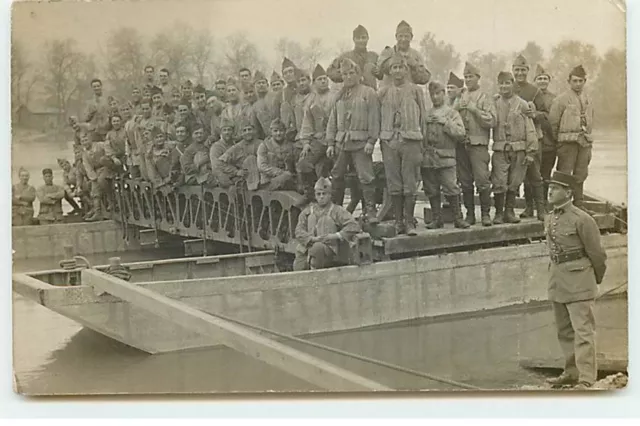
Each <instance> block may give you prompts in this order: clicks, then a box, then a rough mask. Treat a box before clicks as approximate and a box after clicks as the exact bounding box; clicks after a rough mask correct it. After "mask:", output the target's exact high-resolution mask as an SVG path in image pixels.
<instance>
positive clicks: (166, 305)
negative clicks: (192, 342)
mask: <svg viewBox="0 0 640 426" xmlns="http://www.w3.org/2000/svg"><path fill="white" fill-rule="evenodd" d="M82 280H83V283H86V284H88V285H90V286H92V287H93V288H94V289H96V288H97V289H99V290H102V291H105V292H108V293H110V294H112V295H114V296H116V297H119V298H121V299H122V300H125V301H127V302H129V303H131V304H134V305H135V306H137V307H139V308H142V309H144V310H147V311H149V312H151V313H153V314H155V315H158V316H160V317H162V318H165V319H168V320H170V321H172V322H174V323H176V324H179V325H181V326H183V327H185V328H187V329H189V330H193V331H196V332H198V333H202V334H203V335H207V334H215V335H222V337H223V341H224V343H225V345H226V346H228V347H230V348H232V349H235V350H237V351H238V352H241V353H243V354H246V355H249V356H251V357H253V358H255V359H257V360H260V361H263V362H265V363H267V364H269V365H271V366H274V367H276V368H279V369H281V370H283V371H285V372H287V373H289V374H292V375H294V376H296V377H298V378H301V379H303V380H306V381H308V382H310V383H312V384H314V385H316V386H319V387H321V388H323V389H327V390H331V391H372V390H378V391H382V390H384V391H389V390H392V389H390V388H388V387H386V386H384V385H382V384H380V383H377V382H374V381H372V380H369V379H366V378H364V377H361V376H359V375H357V374H354V373H352V372H349V371H346V370H344V369H342V368H339V367H336V366H335V365H332V364H329V363H327V362H325V361H323V360H320V359H318V358H315V357H312V356H310V355H308V354H305V353H303V352H300V351H297V350H295V349H293V348H290V347H288V346H285V345H283V344H281V343H278V342H276V341H274V340H272V339H268V338H265V337H263V336H261V335H260V334H258V333H255V332H253V331H251V330H249V329H248V328H246V327H242V326H239V325H236V324H233V323H231V322H229V321H226V320H223V319H222V318H219V317H217V316H215V315H211V314H207V313H204V312H202V311H200V310H198V309H194V308H192V307H190V306H188V305H186V304H184V303H181V302H178V301H176V300H173V299H170V298H168V297H165V296H162V295H160V294H158V293H156V292H153V291H151V290H147V289H145V288H142V287H139V286H135V285H132V284H130V283H127V282H125V281H122V280H120V279H118V278H115V277H112V276H110V275H107V274H104V273H102V272H99V271H96V270H83V271H82Z"/></svg>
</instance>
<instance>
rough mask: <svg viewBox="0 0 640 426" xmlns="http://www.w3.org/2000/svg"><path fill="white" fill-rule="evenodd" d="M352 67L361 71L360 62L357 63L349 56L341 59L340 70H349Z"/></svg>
mask: <svg viewBox="0 0 640 426" xmlns="http://www.w3.org/2000/svg"><path fill="white" fill-rule="evenodd" d="M352 68H355V69H356V71H357V72H360V67H359V66H358V64H356V63H355V62H353V61H352V60H351V59H349V58H342V60H341V61H340V72H347V71H349V70H350V69H352Z"/></svg>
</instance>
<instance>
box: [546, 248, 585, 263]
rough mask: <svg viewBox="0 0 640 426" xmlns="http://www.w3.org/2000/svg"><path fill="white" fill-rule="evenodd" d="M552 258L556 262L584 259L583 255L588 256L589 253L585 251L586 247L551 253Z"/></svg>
mask: <svg viewBox="0 0 640 426" xmlns="http://www.w3.org/2000/svg"><path fill="white" fill-rule="evenodd" d="M550 257H551V260H552V261H553V263H555V264H560V263H565V262H571V261H572V260H578V259H582V258H583V257H587V253H585V251H584V249H580V250H571V251H563V252H561V253H551V254H550Z"/></svg>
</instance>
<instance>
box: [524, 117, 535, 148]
mask: <svg viewBox="0 0 640 426" xmlns="http://www.w3.org/2000/svg"><path fill="white" fill-rule="evenodd" d="M523 118H524V128H525V134H526V141H525V142H526V145H525V151H526V153H527V154H532V153H534V152H537V151H538V133H537V132H536V125H535V124H534V123H533V120H532V119H531V118H529V117H527V116H525V115H523Z"/></svg>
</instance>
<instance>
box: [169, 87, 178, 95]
mask: <svg viewBox="0 0 640 426" xmlns="http://www.w3.org/2000/svg"><path fill="white" fill-rule="evenodd" d="M173 93H180V88H179V87H177V86H173V87H172V88H171V94H173Z"/></svg>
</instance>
